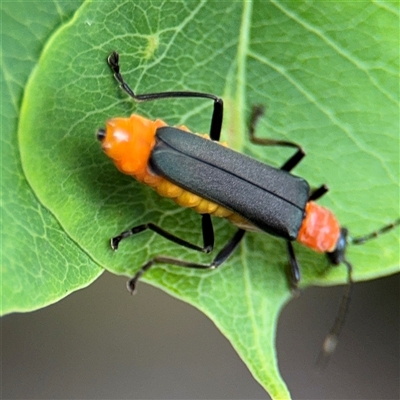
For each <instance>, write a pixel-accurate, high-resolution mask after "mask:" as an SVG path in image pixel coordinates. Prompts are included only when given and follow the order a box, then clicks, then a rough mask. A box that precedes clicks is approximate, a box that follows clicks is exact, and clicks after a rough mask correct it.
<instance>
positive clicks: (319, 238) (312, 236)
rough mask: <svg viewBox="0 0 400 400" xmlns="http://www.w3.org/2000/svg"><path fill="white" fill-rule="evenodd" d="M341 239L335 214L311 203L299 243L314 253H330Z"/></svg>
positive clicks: (300, 233)
mask: <svg viewBox="0 0 400 400" xmlns="http://www.w3.org/2000/svg"><path fill="white" fill-rule="evenodd" d="M339 237H340V226H339V223H338V221H337V219H336V217H335V216H334V215H333V213H332V212H331V211H329V210H328V209H327V208H325V207H322V206H319V205H318V204H316V203H314V202H313V201H309V202H308V203H307V205H306V216H305V218H304V220H303V223H302V225H301V228H300V230H299V234H298V235H297V241H298V242H300V243H301V244H303V245H304V246H307V247H309V248H310V249H312V250H314V251H318V252H321V253H326V252H328V253H329V252H332V251H333V250H335V248H336V244H337V241H338V240H339Z"/></svg>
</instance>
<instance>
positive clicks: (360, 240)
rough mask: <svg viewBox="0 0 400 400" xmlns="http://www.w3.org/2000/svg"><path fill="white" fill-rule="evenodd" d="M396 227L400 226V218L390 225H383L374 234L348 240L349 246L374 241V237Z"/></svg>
mask: <svg viewBox="0 0 400 400" xmlns="http://www.w3.org/2000/svg"><path fill="white" fill-rule="evenodd" d="M397 225H400V218H398V219H396V220H395V221H393V222H392V223H391V224H388V225H385V226H384V227H383V228H381V229H378V230H376V231H374V232H371V233H369V234H368V235H365V236H359V237H356V238H353V239H351V240H350V243H351V244H363V243H365V242H367V241H368V240H371V239H375V238H376V237H378V236H379V235H381V234H382V233H386V232H388V231H390V230H392V229H393V228H395V227H396V226H397Z"/></svg>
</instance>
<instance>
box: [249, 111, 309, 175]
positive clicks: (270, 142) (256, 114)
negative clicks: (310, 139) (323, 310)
mask: <svg viewBox="0 0 400 400" xmlns="http://www.w3.org/2000/svg"><path fill="white" fill-rule="evenodd" d="M264 112H265V108H264V106H262V105H256V106H253V108H252V112H251V116H250V121H249V136H250V141H251V142H252V143H254V144H259V145H262V146H283V147H294V148H296V149H297V151H296V153H295V154H294V155H293V156H292V157H290V158H289V160H287V161H286V162H285V163H284V164H283V165H282V167H281V169H282V170H284V171H288V172H289V171H291V170H292V169H293V168H294V167H295V166H296V165H297V164H299V162H300V161H301V160H302V159H303V157H304V156H305V152H304V150H303V149H302V147H301V146H300V145H298V144H297V143H294V142H287V141H285V140H274V139H267V138H259V137H256V135H255V131H256V125H257V122H258V121H259V119H260V118H261V117H262V116H263V115H264Z"/></svg>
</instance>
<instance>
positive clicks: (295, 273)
mask: <svg viewBox="0 0 400 400" xmlns="http://www.w3.org/2000/svg"><path fill="white" fill-rule="evenodd" d="M286 244H287V250H288V254H289V264H290V272H291V275H290V284H291V287H292V290H293V291H294V292H295V291H296V290H297V285H298V284H299V282H300V279H301V275H300V267H299V263H298V261H297V259H296V254H295V252H294V249H293V244H292V242H290V241H289V240H288V241H287V242H286Z"/></svg>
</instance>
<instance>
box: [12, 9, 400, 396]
mask: <svg viewBox="0 0 400 400" xmlns="http://www.w3.org/2000/svg"><path fill="white" fill-rule="evenodd" d="M396 32H397V33H398V12H397V10H396V9H395V7H394V6H393V7H392V6H391V4H390V3H385V4H381V3H380V4H372V3H371V4H366V3H364V2H360V3H357V2H354V3H334V2H333V3H326V2H323V3H322V2H320V3H308V2H292V3H276V2H254V3H251V2H243V3H241V2H232V3H216V2H212V1H208V2H207V1H199V2H184V1H181V2H164V3H160V2H154V3H153V2H149V1H143V2H134V3H131V2H124V3H123V2H119V1H115V2H86V3H85V4H84V5H83V6H82V7H80V8H79V10H78V12H77V13H76V14H75V16H74V18H73V19H72V20H71V21H70V23H67V24H64V25H63V26H62V27H61V28H60V29H59V30H58V31H57V33H56V34H55V35H54V36H53V37H52V38H51V41H50V42H49V43H48V45H47V46H46V47H45V48H44V50H43V51H42V53H41V57H40V60H39V63H38V65H37V68H36V70H35V71H34V74H33V75H32V77H31V79H30V82H29V85H28V87H27V89H26V92H25V96H24V102H23V107H22V110H21V116H20V124H19V140H20V151H21V156H22V160H23V167H24V171H25V174H26V177H27V178H28V181H29V183H30V184H31V186H32V188H33V189H34V192H35V195H36V196H37V198H38V199H39V200H40V202H41V204H42V205H43V206H44V207H46V209H48V210H50V212H51V213H52V214H53V215H54V216H55V217H56V218H57V220H58V221H59V223H60V224H61V226H62V228H63V230H64V231H65V233H66V234H67V235H68V236H69V237H70V238H71V239H72V240H73V241H74V242H75V243H77V244H78V245H79V246H80V248H81V249H82V253H83V254H85V255H88V256H89V257H90V258H91V259H93V260H94V261H95V262H96V263H97V264H99V265H101V266H103V267H104V268H106V269H108V270H110V271H112V272H114V273H117V274H124V275H127V276H132V275H133V274H134V273H135V271H137V269H138V268H139V267H140V266H141V265H142V264H143V263H145V262H146V261H147V260H148V259H149V258H151V257H152V256H155V255H157V254H165V255H169V256H176V257H179V258H182V259H188V260H193V261H202V262H207V261H209V260H210V257H209V256H201V255H199V254H194V253H193V252H191V251H189V250H185V249H182V248H180V247H179V246H176V245H174V244H171V243H170V242H168V241H166V240H164V239H162V238H160V237H159V236H157V235H153V234H151V233H149V232H146V233H143V234H141V235H139V236H138V237H135V238H132V239H131V240H127V241H126V242H124V243H123V244H122V245H121V248H120V250H119V251H118V253H113V252H112V251H111V250H110V249H109V243H108V239H109V238H110V237H111V236H113V235H115V234H117V233H119V232H120V231H122V230H124V229H126V228H129V227H132V226H134V225H136V224H141V223H144V222H150V221H151V222H155V223H157V224H159V225H161V226H162V227H163V228H165V229H167V230H170V231H172V232H174V233H175V234H176V235H178V236H180V237H184V238H186V239H187V240H190V241H192V242H195V243H200V242H201V234H200V219H199V216H198V215H196V214H195V213H193V212H192V211H190V210H182V209H180V208H179V207H177V206H176V205H175V204H173V203H172V202H170V201H169V200H167V199H161V198H159V197H158V196H157V195H156V194H155V193H154V192H152V191H151V189H149V188H147V187H143V186H140V185H139V184H138V183H136V182H134V181H133V180H132V179H131V178H129V177H127V176H123V175H122V174H120V173H119V172H118V171H117V170H116V169H115V168H114V167H113V165H112V163H111V162H110V161H109V160H108V159H106V157H105V156H104V154H103V153H102V151H101V149H100V146H99V145H98V143H97V142H96V140H95V138H94V132H95V131H96V129H97V128H98V127H100V126H104V122H105V120H106V119H108V118H111V117H114V116H118V115H119V116H127V115H129V114H130V113H132V112H138V113H141V114H143V115H145V116H148V117H151V118H162V119H164V120H165V121H167V122H168V123H169V124H171V125H175V124H182V123H183V124H185V125H187V126H188V127H190V128H191V129H192V130H194V131H197V132H206V131H207V130H208V127H209V122H210V114H211V108H212V107H211V104H208V103H207V102H206V101H204V100H201V101H200V100H197V101H195V100H193V101H192V100H182V99H180V100H169V101H167V100H164V101H159V102H152V103H145V104H140V105H137V104H133V103H132V101H131V100H130V99H127V98H126V97H127V96H126V95H125V94H124V93H122V92H121V90H120V89H119V88H118V87H117V84H116V83H115V81H114V79H113V78H112V75H111V73H110V71H109V69H108V67H107V65H106V61H105V60H106V57H107V55H108V54H109V53H110V52H111V51H112V50H118V51H119V52H120V53H121V63H122V72H123V73H124V75H125V78H126V79H127V81H128V82H129V83H130V84H131V85H132V88H133V89H134V90H136V91H137V92H138V93H148V92H156V91H165V90H196V91H204V92H211V93H215V94H218V95H221V96H222V97H223V98H224V101H225V106H226V115H225V122H224V131H223V139H224V140H227V141H228V142H229V144H230V145H231V146H233V147H234V148H236V149H238V150H241V151H243V152H245V153H248V154H251V155H253V156H255V157H257V158H259V159H261V160H264V161H265V162H269V163H271V164H272V165H275V166H279V165H281V164H282V163H283V162H284V160H285V159H287V158H288V156H289V154H290V153H289V152H288V151H287V150H284V149H283V150H279V149H268V148H256V147H254V146H252V145H249V144H248V142H247V137H246V134H245V131H246V119H247V117H248V114H249V110H250V107H251V105H252V104H258V103H261V104H265V105H266V106H267V115H266V116H265V117H264V118H263V120H262V121H261V123H260V126H259V135H260V136H264V137H273V138H276V139H285V140H290V141H295V142H298V143H300V144H301V145H302V146H303V147H304V149H305V150H306V151H307V153H308V154H309V156H308V157H307V158H306V159H305V160H304V161H303V162H302V164H301V165H300V166H299V167H298V168H296V174H298V175H300V176H304V177H305V178H306V179H307V180H309V182H310V183H311V184H312V185H314V186H317V185H320V184H321V183H325V182H326V183H328V184H329V186H330V188H331V192H330V193H329V195H327V196H325V198H324V199H322V200H321V203H322V204H325V205H326V206H328V207H329V208H331V209H332V210H334V212H335V213H336V215H337V216H338V218H339V220H340V221H342V223H343V224H345V225H346V226H348V227H349V228H350V231H351V233H352V234H354V235H362V234H364V233H367V232H369V231H370V230H373V229H376V228H379V227H380V226H382V225H384V224H386V223H388V222H390V221H391V220H393V219H395V218H397V216H398V204H399V194H398V193H399V192H398V189H399V188H398V182H399V179H398V171H399V154H398V149H399V143H398V130H399V126H398V121H399V118H398V117H399V114H398V93H397V89H396V88H397V83H398V65H397V62H398V57H397V54H398V35H397V34H396ZM215 228H216V229H215V230H216V249H219V248H221V246H222V245H223V244H224V243H225V242H226V241H227V240H228V239H229V237H231V236H232V234H233V232H234V230H235V229H234V227H232V226H230V225H229V223H228V222H227V221H224V220H218V221H216V223H215ZM397 236H398V235H396V234H394V233H391V234H387V235H384V236H382V237H381V238H379V239H378V240H375V241H372V242H368V244H365V246H363V247H361V246H354V247H351V248H350V249H349V252H348V258H349V259H350V260H351V262H352V263H353V265H354V278H355V280H364V279H372V278H376V277H379V276H385V275H388V274H391V273H393V272H395V271H398V241H397V240H398V238H397ZM296 252H297V255H298V259H299V261H300V263H301V265H302V274H303V280H302V283H303V285H304V286H306V285H309V284H315V283H318V284H323V285H332V284H336V283H343V282H345V279H346V271H345V268H335V269H329V270H328V271H327V269H326V261H325V260H324V257H323V255H316V254H315V253H313V252H312V251H309V250H307V249H304V248H301V246H296ZM48 268H49V270H52V268H55V266H54V265H53V264H52V263H51V262H50V263H49V264H48ZM286 269H287V255H286V252H285V243H284V242H282V241H281V240H278V239H275V238H272V237H270V236H267V235H263V234H252V233H249V234H247V236H246V238H245V240H244V242H243V244H242V245H241V246H240V248H239V249H238V251H236V252H235V254H234V255H233V256H232V257H231V259H230V260H229V261H228V262H227V263H226V265H225V266H223V267H222V268H221V269H219V270H217V271H207V272H200V271H192V270H185V269H182V268H178V267H172V266H157V267H155V268H153V269H152V270H150V271H148V273H147V274H146V275H145V276H144V280H145V281H146V282H149V283H151V284H153V285H155V286H158V287H160V288H162V289H164V290H166V291H167V292H169V293H171V294H172V295H174V296H176V297H178V298H180V299H182V300H184V301H187V302H189V303H190V304H192V305H194V306H195V307H197V308H199V309H200V310H202V311H203V312H204V313H205V314H207V315H208V316H209V317H210V318H211V319H212V320H213V321H214V322H215V324H216V325H217V326H218V328H219V329H220V330H221V331H222V332H223V334H224V335H225V336H226V337H227V338H228V339H229V340H230V341H231V343H232V345H233V346H234V347H235V349H236V350H237V351H238V353H239V354H240V356H241V357H242V358H243V360H244V361H245V362H246V364H247V365H248V367H249V369H250V370H251V371H252V373H253V375H254V376H255V378H256V379H257V380H258V381H259V382H260V383H261V384H262V385H263V386H264V387H265V388H266V390H268V392H269V394H270V395H271V397H273V398H288V397H289V393H288V390H287V388H286V386H285V384H284V382H283V381H282V378H281V377H280V375H279V371H278V368H277V361H276V354H275V347H274V342H275V330H276V324H277V317H278V314H279V311H280V309H281V308H282V307H283V305H284V304H285V302H286V301H288V300H289V298H290V291H289V288H288V283H287V276H286ZM139 290H140V287H139Z"/></svg>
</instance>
